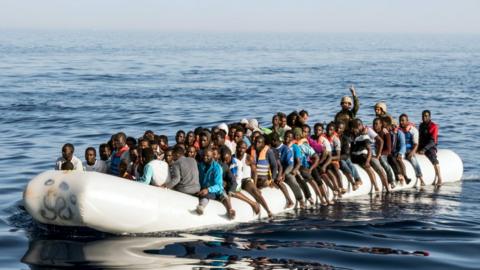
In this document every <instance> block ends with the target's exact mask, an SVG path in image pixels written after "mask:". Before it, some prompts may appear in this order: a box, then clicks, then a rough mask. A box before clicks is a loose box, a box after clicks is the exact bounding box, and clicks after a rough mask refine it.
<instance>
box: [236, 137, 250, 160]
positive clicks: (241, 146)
mask: <svg viewBox="0 0 480 270" xmlns="http://www.w3.org/2000/svg"><path fill="white" fill-rule="evenodd" d="M247 149H248V148H247V144H246V143H245V142H244V141H241V142H239V143H237V149H236V155H237V157H243V155H245V153H247Z"/></svg>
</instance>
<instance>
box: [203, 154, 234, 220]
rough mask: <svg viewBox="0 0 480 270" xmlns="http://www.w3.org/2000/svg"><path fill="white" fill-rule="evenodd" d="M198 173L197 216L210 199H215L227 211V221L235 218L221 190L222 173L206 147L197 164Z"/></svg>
mask: <svg viewBox="0 0 480 270" xmlns="http://www.w3.org/2000/svg"><path fill="white" fill-rule="evenodd" d="M198 173H199V178H200V187H201V189H200V191H199V192H197V196H198V197H199V199H200V202H199V204H198V206H197V209H196V211H197V214H199V215H203V211H204V210H205V207H206V206H207V204H208V202H209V200H210V199H216V200H219V201H220V202H222V203H223V205H224V206H225V208H226V209H227V216H228V218H229V219H234V218H235V210H233V209H232V205H231V204H230V198H229V197H228V196H227V195H226V194H225V190H224V189H223V172H222V167H221V166H220V164H218V162H216V161H215V160H213V151H212V148H210V147H208V148H206V149H204V151H203V157H202V161H201V162H200V163H199V164H198Z"/></svg>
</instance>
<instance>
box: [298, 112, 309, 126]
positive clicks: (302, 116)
mask: <svg viewBox="0 0 480 270" xmlns="http://www.w3.org/2000/svg"><path fill="white" fill-rule="evenodd" d="M298 114H299V116H300V119H301V120H302V123H304V124H306V123H307V121H308V116H309V115H308V112H307V111H306V110H301V111H300V112H299V113H298Z"/></svg>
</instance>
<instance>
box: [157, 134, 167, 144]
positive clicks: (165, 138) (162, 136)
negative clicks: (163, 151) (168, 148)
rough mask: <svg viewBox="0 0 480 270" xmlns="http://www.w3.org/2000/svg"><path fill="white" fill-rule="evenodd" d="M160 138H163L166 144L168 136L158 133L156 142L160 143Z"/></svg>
mask: <svg viewBox="0 0 480 270" xmlns="http://www.w3.org/2000/svg"><path fill="white" fill-rule="evenodd" d="M160 140H164V141H165V143H166V144H168V137H167V136H165V135H160V136H158V142H159V143H160Z"/></svg>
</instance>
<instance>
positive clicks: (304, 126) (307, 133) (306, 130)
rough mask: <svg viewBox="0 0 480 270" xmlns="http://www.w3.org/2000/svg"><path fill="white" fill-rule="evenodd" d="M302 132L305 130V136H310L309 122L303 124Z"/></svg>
mask: <svg viewBox="0 0 480 270" xmlns="http://www.w3.org/2000/svg"><path fill="white" fill-rule="evenodd" d="M302 132H303V137H304V138H307V137H308V136H310V126H309V125H307V124H303V125H302Z"/></svg>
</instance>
